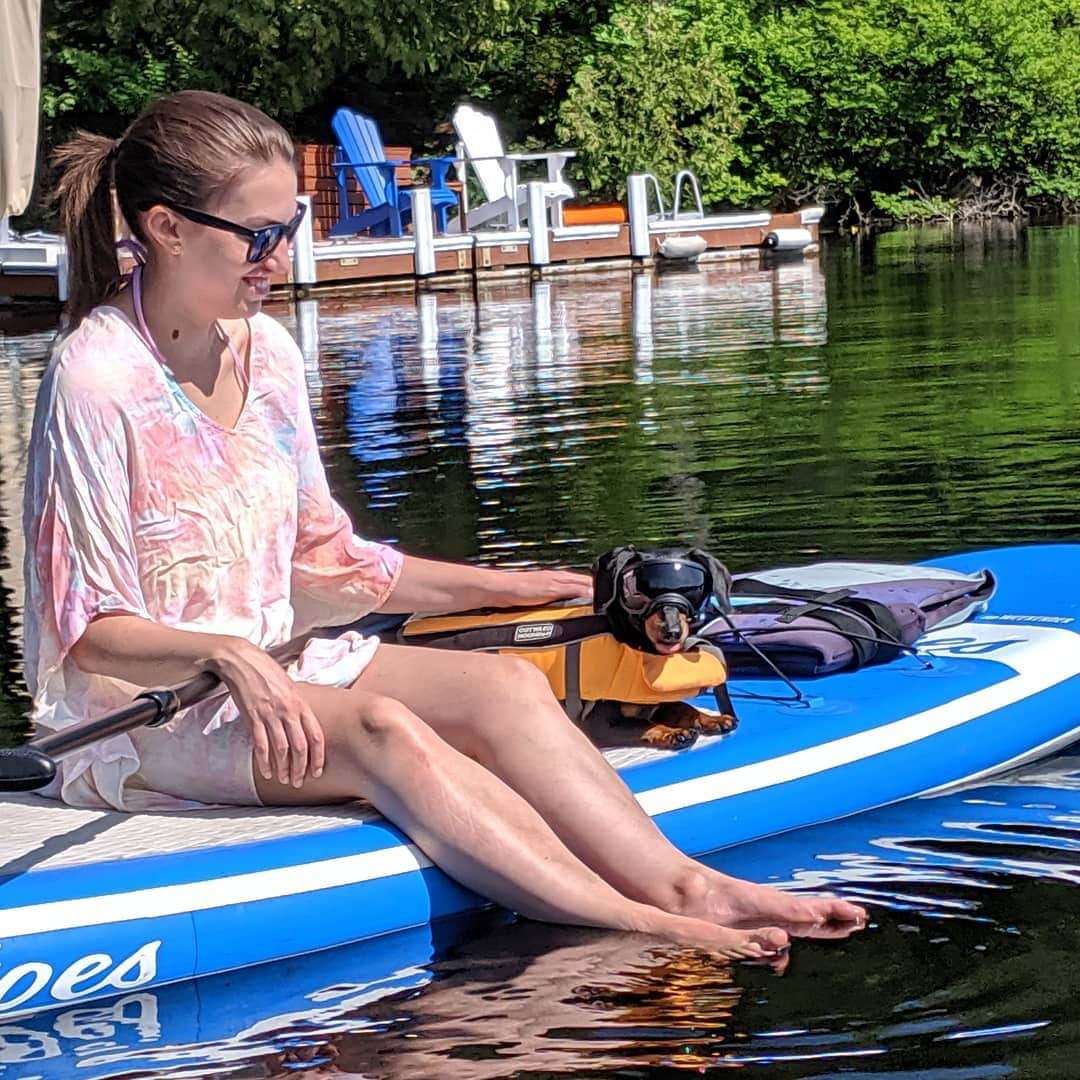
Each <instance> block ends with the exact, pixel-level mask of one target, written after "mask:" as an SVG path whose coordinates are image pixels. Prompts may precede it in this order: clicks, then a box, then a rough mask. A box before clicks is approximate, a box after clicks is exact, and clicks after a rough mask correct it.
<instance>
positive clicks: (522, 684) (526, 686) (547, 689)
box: [492, 656, 555, 705]
mask: <svg viewBox="0 0 1080 1080" xmlns="http://www.w3.org/2000/svg"><path fill="white" fill-rule="evenodd" d="M493 659H496V660H497V662H498V668H497V681H496V685H495V686H494V687H493V688H492V689H493V694H492V697H493V698H495V699H496V700H498V701H503V702H506V701H510V700H517V701H521V700H523V699H524V700H525V701H526V702H528V703H540V704H543V705H552V704H555V695H554V693H553V691H552V689H551V683H549V682H548V678H547V676H546V675H545V674H544V673H543V672H542V671H541V670H540V668H538V667H537V666H536V665H535V664H533V663H531V662H530V661H528V660H526V659H524V658H523V657H520V656H499V657H497V658H493Z"/></svg>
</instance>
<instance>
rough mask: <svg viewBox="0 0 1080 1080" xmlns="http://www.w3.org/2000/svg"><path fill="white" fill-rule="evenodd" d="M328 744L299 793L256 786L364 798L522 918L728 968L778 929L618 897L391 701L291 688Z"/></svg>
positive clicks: (506, 791) (326, 798)
mask: <svg viewBox="0 0 1080 1080" xmlns="http://www.w3.org/2000/svg"><path fill="white" fill-rule="evenodd" d="M301 693H302V694H303V695H304V696H305V698H306V699H307V700H308V702H309V704H310V705H311V707H312V710H313V711H314V713H315V715H316V716H317V717H318V719H319V722H320V723H321V724H322V727H323V730H324V732H325V735H326V744H327V746H326V769H325V771H324V772H323V775H322V776H321V777H319V778H318V779H317V780H314V779H310V778H309V779H308V780H307V781H305V783H304V785H303V787H302V788H300V789H295V788H291V787H288V786H284V785H281V784H279V783H277V782H276V781H271V780H265V779H263V778H262V777H257V778H256V785H257V788H258V791H259V796H260V798H261V799H262V800H263V802H264V803H267V804H271V805H286V804H292V805H295V804H298V803H302V804H307V805H312V804H321V803H328V802H340V801H342V800H345V799H351V798H357V797H360V796H363V797H365V798H367V799H370V800H371V802H372V803H374V805H375V806H376V807H377V808H378V809H379V810H380V811H381V812H382V813H383V814H384V815H385V816H386V817H387V818H389V819H390V820H391V821H393V822H394V824H395V825H397V826H398V827H399V828H400V829H402V831H404V832H405V833H406V834H407V835H408V836H409V837H410V838H411V839H412V841H413V842H414V843H415V844H416V845H417V846H418V847H419V848H420V849H421V850H422V851H424V853H425V854H426V855H428V857H429V858H431V860H432V861H433V862H435V863H436V864H437V865H438V866H440V867H441V868H442V869H444V870H445V871H446V872H447V873H448V874H450V875H451V876H452V877H454V878H456V879H457V880H458V881H460V882H462V883H463V884H465V885H467V886H468V887H469V888H471V889H474V890H475V891H476V892H479V893H480V894H482V895H484V896H488V897H490V898H491V899H493V900H495V901H497V902H498V903H500V904H503V905H504V906H506V907H509V908H511V909H513V910H515V911H518V912H520V913H522V914H523V915H527V916H529V917H531V918H536V919H543V920H546V921H550V922H563V923H575V924H579V925H586V926H599V927H607V928H611V929H619V930H633V931H639V932H642V933H647V934H653V935H656V936H659V937H663V938H666V939H667V940H669V941H675V942H680V943H682V944H692V945H697V946H700V947H703V948H707V949H710V950H712V951H714V952H718V953H720V954H722V955H723V956H726V957H729V958H751V957H760V956H766V955H770V954H772V953H774V952H775V951H776V950H777V949H779V948H781V947H783V945H784V944H786V942H787V935H786V934H785V933H784V932H783V931H782V930H777V929H765V930H760V931H739V930H729V929H726V928H724V927H720V926H716V925H715V924H713V923H711V922H708V921H706V920H703V919H697V918H691V917H688V916H682V915H677V914H672V913H670V912H666V911H662V910H660V909H659V908H656V907H653V906H650V905H648V904H644V903H641V902H639V901H636V900H632V899H628V898H627V897H625V896H623V895H622V894H621V893H619V892H618V891H617V890H616V889H615V888H613V887H612V886H611V885H609V884H608V883H607V882H606V881H604V880H603V879H602V878H601V877H600V876H599V875H597V874H596V873H595V872H594V871H592V870H590V869H589V868H588V867H587V866H586V865H585V864H584V863H582V862H581V861H580V860H579V859H577V858H576V857H575V856H574V855H573V854H572V853H571V852H570V851H569V850H568V849H567V848H566V846H565V845H564V844H563V843H562V842H561V841H560V840H559V838H558V837H557V836H556V835H555V834H554V833H553V832H552V831H551V829H550V828H549V826H548V825H547V824H546V823H545V822H544V820H543V819H542V818H541V817H540V815H539V814H538V813H537V812H536V811H535V810H534V809H533V808H532V807H531V806H530V805H529V804H528V803H527V802H526V801H525V800H524V799H522V798H521V797H520V796H519V795H517V794H516V793H515V792H514V791H512V790H511V789H510V788H509V787H507V786H506V785H505V784H504V783H503V782H502V781H501V780H499V779H498V778H497V777H496V776H494V775H493V774H492V773H491V772H489V771H488V770H487V769H485V768H484V767H483V766H482V765H479V764H477V763H476V762H475V761H473V760H471V759H470V758H468V757H466V756H464V755H463V754H460V753H458V751H456V750H455V749H454V748H453V747H451V746H450V745H449V744H448V743H446V742H445V741H444V740H443V739H441V738H440V737H439V736H438V735H437V734H436V733H435V732H434V731H433V730H432V729H431V728H430V727H429V726H428V725H427V724H425V723H424V722H423V721H422V720H421V719H420V718H419V717H417V716H415V715H414V714H413V713H411V712H410V711H409V710H408V709H407V708H406V707H405V706H404V705H402V704H401V703H400V702H399V701H395V700H392V699H390V698H387V697H383V696H379V695H374V694H370V693H367V692H365V691H363V690H360V689H357V688H356V687H354V688H352V689H351V690H337V689H333V688H328V687H318V686H309V685H301Z"/></svg>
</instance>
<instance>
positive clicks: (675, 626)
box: [660, 611, 683, 645]
mask: <svg viewBox="0 0 1080 1080" xmlns="http://www.w3.org/2000/svg"><path fill="white" fill-rule="evenodd" d="M682 637H683V628H682V622H681V621H680V620H679V616H678V613H677V612H674V611H665V612H664V618H663V620H662V621H661V623H660V640H661V641H662V642H664V643H665V644H667V645H674V644H675V643H676V642H677V641H682Z"/></svg>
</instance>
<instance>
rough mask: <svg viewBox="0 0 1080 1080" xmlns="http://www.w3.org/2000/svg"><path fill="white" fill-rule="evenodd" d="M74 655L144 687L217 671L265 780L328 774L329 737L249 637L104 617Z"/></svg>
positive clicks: (91, 668) (90, 669) (91, 669)
mask: <svg viewBox="0 0 1080 1080" xmlns="http://www.w3.org/2000/svg"><path fill="white" fill-rule="evenodd" d="M71 658H72V660H74V661H75V663H76V664H77V665H78V666H79V667H80V668H81V669H82V670H83V671H85V672H87V673H88V674H92V675H106V676H110V677H112V678H116V679H123V680H125V681H126V682H132V683H135V684H136V685H139V686H172V685H175V684H177V683H181V682H185V681H186V680H188V679H191V678H194V677H195V676H196V675H198V674H199V673H200V672H203V671H209V672H212V673H213V674H214V675H217V677H218V678H219V679H221V681H222V682H223V683H224V684H225V686H226V687H227V688H228V690H229V693H230V694H231V695H232V699H233V701H234V702H235V703H236V707H237V709H238V710H239V711H240V715H241V717H242V718H243V719H244V720H246V721H247V722H248V723H250V724H251V733H252V739H253V744H254V754H255V767H256V768H257V769H258V770H259V771H260V772H261V773H262V775H263V777H264V778H266V779H270V776H271V775H272V774H273V775H275V776H276V778H277V780H278V781H279V782H280V783H282V784H289V783H291V784H292V785H293V786H294V787H299V786H300V785H301V783H302V782H303V779H304V776H305V775H309V774H310V775H311V776H319V775H321V773H322V771H323V766H324V764H325V757H326V748H325V740H324V738H323V732H322V728H321V726H320V725H319V722H318V720H316V718H315V715H314V713H312V711H311V709H310V708H309V707H308V705H307V704H306V702H305V701H304V699H303V698H302V697H301V696H300V695H299V693H297V690H296V684H295V683H294V682H293V681H292V679H290V678H289V676H288V675H286V674H285V671H284V669H283V668H282V667H281V665H280V664H278V663H277V662H276V661H275V660H273V659H272V658H271V657H270V656H269V655H268V654H267V653H266V652H264V651H263V650H262V649H260V648H259V647H258V646H257V645H253V644H252V643H251V642H250V641H247V640H245V639H244V638H240V637H233V636H231V635H228V634H203V633H197V632H195V631H193V630H176V629H174V628H172V627H169V626H162V625H161V624H160V623H156V622H152V621H151V620H149V619H144V618H142V617H141V616H138V615H101V616H99V617H98V618H96V619H94V620H93V621H92V622H91V623H90V624H89V625H88V626H87V628H86V630H85V631H84V633H83V635H82V637H80V638H79V640H78V641H77V642H75V644H74V645H73V646H72V647H71Z"/></svg>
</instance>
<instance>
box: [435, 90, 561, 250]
mask: <svg viewBox="0 0 1080 1080" xmlns="http://www.w3.org/2000/svg"><path fill="white" fill-rule="evenodd" d="M453 124H454V130H455V131H456V132H457V135H458V140H459V141H458V144H457V156H458V159H459V161H461V162H462V163H463V164H462V166H461V169H462V180H463V181H466V182H465V183H464V184H463V187H464V189H465V192H466V195H465V205H464V211H463V213H462V214H460V215H459V216H458V217H457V219H456V222H457V223H458V225H457V227H458V228H461V224H460V223H461V222H462V220H464V222H465V227H466V228H469V229H474V228H477V227H478V226H480V225H489V224H499V225H504V226H506V227H508V228H510V229H520V228H521V222H522V220H523V219H524V218H526V217H527V216H528V192H527V190H526V187H525V183H523V182H522V181H521V180H520V179H519V177H518V164H519V163H520V162H523V161H546V162H547V179H546V180H545V181H544V199H545V203H546V205H547V206H548V208H549V209H550V212H551V224H552V225H553V226H555V227H556V228H559V227H561V226H562V223H563V222H562V207H563V203H564V202H566V200H567V199H570V198H573V196H574V189H573V188H572V187H571V186H570V185H569V184H568V183H567V182H566V179H565V178H564V177H563V169H564V168H565V166H566V163H567V161H569V160H570V158H572V157H576V156H577V151H576V150H545V151H543V152H541V153H535V154H508V153H507V152H506V149H505V148H504V146H503V141H502V137H501V136H500V135H499V128H498V125H497V124H496V123H495V118H494V117H493V116H490V115H489V114H488V113H485V112H481V110H480V109H477V108H476V107H475V106H473V105H459V106H458V107H457V108H456V109H455V110H454V116H453ZM466 165H468V166H471V167H472V170H473V173H474V174H475V176H476V179H477V180H478V181H479V184H480V187H481V189H482V190H483V192H484V198H485V199H486V200H487V201H486V202H484V203H481V205H479V206H475V207H472V208H470V207H469V204H468V194H467V192H468V183H467V177H466V176H465V175H464V173H465V166H466ZM454 227H455V223H454V222H451V223H450V228H451V229H453V228H454Z"/></svg>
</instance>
